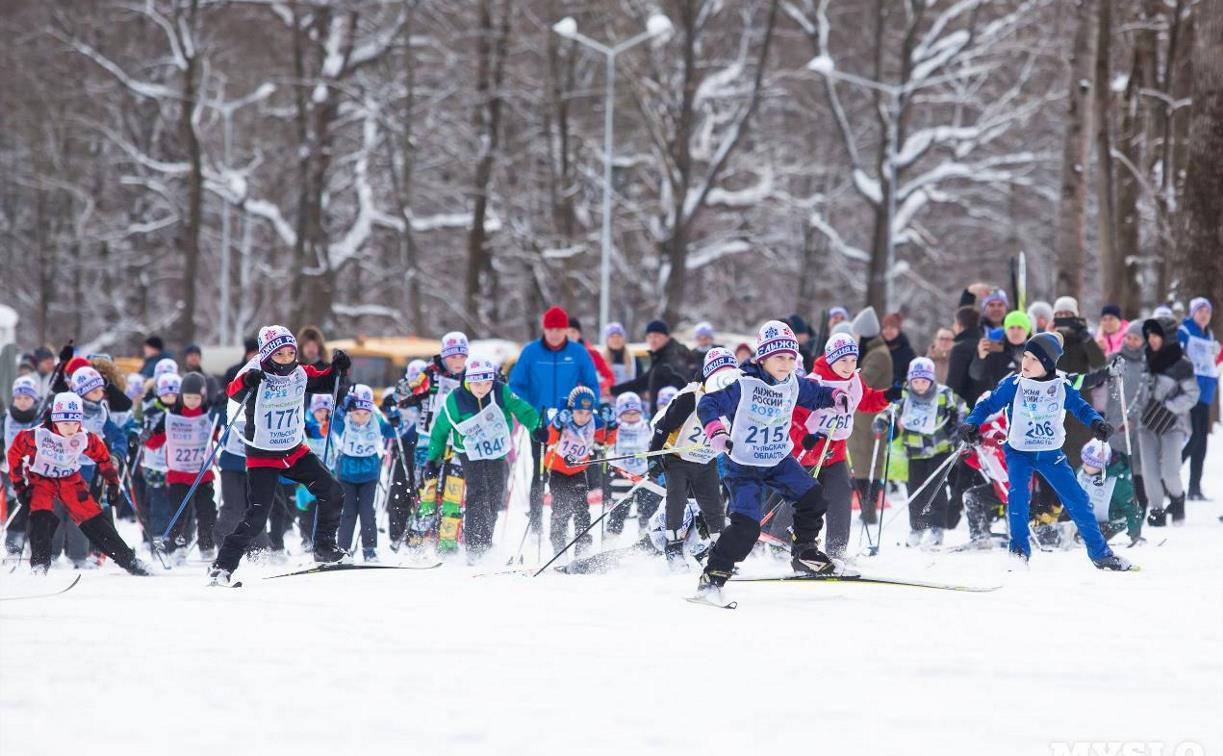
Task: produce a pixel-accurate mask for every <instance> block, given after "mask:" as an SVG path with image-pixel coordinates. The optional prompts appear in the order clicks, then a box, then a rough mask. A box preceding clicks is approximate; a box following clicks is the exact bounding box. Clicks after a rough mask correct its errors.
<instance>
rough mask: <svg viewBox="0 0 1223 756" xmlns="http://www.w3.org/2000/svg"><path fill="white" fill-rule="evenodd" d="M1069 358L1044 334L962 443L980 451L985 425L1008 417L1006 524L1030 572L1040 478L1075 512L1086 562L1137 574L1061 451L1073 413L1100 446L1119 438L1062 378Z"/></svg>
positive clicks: (965, 426)
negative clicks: (1000, 415) (1032, 510)
mask: <svg viewBox="0 0 1223 756" xmlns="http://www.w3.org/2000/svg"><path fill="white" fill-rule="evenodd" d="M1061 356H1062V337H1061V334H1058V333H1056V332H1048V333H1038V334H1036V335H1035V336H1033V337H1032V338H1030V339H1028V343H1027V344H1026V345H1025V346H1024V352H1023V361H1022V362H1021V363H1020V371H1019V375H1015V374H1014V373H1012V374H1011V375H1008V376H1007V377H1006V378H1003V379H1002V381H1001V382H1000V383H999V384H998V386H997V388H995V389H994V390H993V391H992V392H991V393H990V394H988V395H987V396H983V397H981V399H979V400H978V401H977V406H976V407H974V408H973V411H972V412H970V413H969V414H968V417H967V418H965V420H964V423H962V424H961V425H960V427H959V429H958V435H959V437H960V438H961V439H962V440H964V441H967V442H969V443H976V442H977V441H978V440H979V439H980V436H981V431H980V425H981V424H982V423H984V422H985V420H986V418H988V417H990V416H991V415H993V414H994V413H996V412H999V411H1001V410H1005V411H1006V414H1007V423H1008V427H1009V431H1008V434H1007V440H1006V443H1005V444H1004V445H1003V447H1002V448H1003V452H1004V453H1005V454H1006V466H1007V474H1008V476H1009V478H1010V482H1009V496H1008V501H1007V519H1008V520H1009V522H1010V526H1011V554H1012V555H1014V557H1015V558H1016V559H1019V560H1022V562H1023V563H1024V564H1025V565H1026V564H1027V562H1028V558H1029V557H1030V556H1031V554H1032V545H1031V543H1030V542H1029V540H1028V502H1029V500H1030V498H1031V483H1032V473H1034V472H1035V473H1040V475H1041V477H1042V478H1044V479H1045V480H1046V481H1047V482H1048V483H1049V485H1050V486H1052V487H1053V490H1054V491H1055V492H1056V493H1057V495H1058V498H1060V499H1061V500H1062V504H1063V505H1064V506H1065V507H1066V509H1067V510H1068V511H1069V512H1070V517H1071V518H1072V519H1073V520H1074V524H1075V525H1077V526H1078V528H1079V533H1080V534H1081V535H1082V537H1083V543H1084V544H1086V545H1087V556H1089V557H1090V558H1091V561H1092V564H1094V565H1095V566H1096V567H1098V568H1100V569H1102V570H1132V569H1137V568H1136V567H1134V565H1132V564H1130V563H1129V561H1127V560H1126V559H1124V558H1122V557H1119V556H1117V555H1116V554H1114V553H1113V552H1112V549H1110V548H1109V547H1108V543H1107V542H1105V540H1104V535H1103V534H1102V533H1101V532H1100V526H1099V524H1098V523H1097V522H1096V518H1095V515H1094V514H1092V511H1091V504H1090V502H1089V501H1088V498H1087V494H1086V493H1085V492H1084V491H1083V489H1082V488H1081V487H1080V486H1079V483H1078V480H1077V479H1076V478H1075V474H1074V470H1072V469H1071V467H1070V463H1069V462H1067V461H1066V455H1065V453H1064V452H1063V451H1062V445H1063V444H1064V443H1065V441H1066V429H1065V426H1064V420H1065V417H1066V410H1070V412H1071V413H1073V414H1074V416H1075V417H1076V418H1077V419H1078V420H1079V422H1081V423H1083V424H1084V425H1086V426H1089V427H1090V428H1091V432H1092V434H1093V435H1095V437H1096V438H1097V439H1099V440H1101V441H1105V440H1107V439H1108V437H1109V436H1111V435H1112V434H1113V427H1112V426H1111V425H1109V424H1108V423H1107V422H1105V421H1104V418H1102V417H1100V413H1098V412H1096V411H1095V410H1094V409H1092V407H1091V405H1090V404H1088V403H1087V402H1085V401H1084V400H1083V397H1082V395H1081V394H1079V392H1078V390H1077V389H1075V388H1074V386H1072V385H1071V384H1070V382H1069V381H1068V380H1066V377H1065V376H1064V375H1063V374H1059V373H1058V372H1057V361H1058V360H1059V359H1061Z"/></svg>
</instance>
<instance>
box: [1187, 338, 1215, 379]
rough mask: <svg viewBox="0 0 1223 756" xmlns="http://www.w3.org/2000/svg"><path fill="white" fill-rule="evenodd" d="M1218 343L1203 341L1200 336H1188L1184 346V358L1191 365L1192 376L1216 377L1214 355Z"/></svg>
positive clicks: (1208, 340)
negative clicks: (1187, 359)
mask: <svg viewBox="0 0 1223 756" xmlns="http://www.w3.org/2000/svg"><path fill="white" fill-rule="evenodd" d="M1217 349H1218V342H1216V341H1215V340H1214V339H1203V338H1201V337H1200V336H1190V337H1189V343H1188V344H1186V345H1185V356H1186V357H1188V358H1189V361H1190V362H1192V363H1193V374H1194V375H1202V376H1206V377H1208V378H1214V377H1215V376H1216V375H1218V369H1217V368H1216V367H1215V355H1216V354H1217V351H1216V350H1217Z"/></svg>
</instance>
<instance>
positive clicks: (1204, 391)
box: [1176, 318, 1223, 404]
mask: <svg viewBox="0 0 1223 756" xmlns="http://www.w3.org/2000/svg"><path fill="white" fill-rule="evenodd" d="M1176 338H1177V340H1178V341H1179V342H1180V344H1181V349H1183V350H1184V352H1185V355H1186V357H1188V358H1190V364H1191V365H1193V364H1194V363H1193V359H1192V357H1193V354H1194V352H1193V349H1205V350H1213V352H1214V362H1213V364H1214V369H1213V370H1209V369H1207V370H1203V368H1205V367H1207V365H1206V364H1205V363H1207V362H1208V360H1206V359H1203V358H1201V357H1199V358H1198V364H1197V365H1196V366H1194V373H1195V374H1196V375H1197V379H1198V388H1199V389H1200V391H1199V396H1198V401H1199V402H1201V403H1202V404H1210V403H1211V402H1213V401H1214V400H1215V391H1216V390H1218V387H1219V375H1218V365H1219V361H1220V359H1223V353H1220V351H1219V342H1217V341H1215V338H1214V334H1213V333H1212V332H1211V331H1210V329H1209V328H1208V329H1206V330H1205V331H1203V330H1202V329H1201V328H1199V327H1198V324H1197V323H1195V322H1194V320H1193V318H1185V320H1184V322H1182V323H1181V325H1180V328H1178V329H1176ZM1191 338H1193V339H1205V340H1206V341H1209V342H1211V343H1210V344H1208V345H1202V346H1201V347H1198V346H1197V344H1196V342H1195V344H1194V345H1193V346H1192V348H1191V346H1190V344H1189V341H1190V339H1191ZM1207 356H1209V355H1207Z"/></svg>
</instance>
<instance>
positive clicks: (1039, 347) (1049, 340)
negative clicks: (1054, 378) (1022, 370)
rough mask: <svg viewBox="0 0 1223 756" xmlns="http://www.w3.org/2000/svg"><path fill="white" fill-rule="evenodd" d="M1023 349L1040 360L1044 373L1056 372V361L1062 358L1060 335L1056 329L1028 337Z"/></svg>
mask: <svg viewBox="0 0 1223 756" xmlns="http://www.w3.org/2000/svg"><path fill="white" fill-rule="evenodd" d="M1023 351H1025V352H1030V353H1031V354H1032V356H1033V357H1035V358H1036V359H1037V360H1040V364H1041V366H1043V367H1044V368H1045V374H1046V375H1053V374H1054V373H1055V372H1057V361H1058V360H1060V359H1061V358H1062V351H1063V347H1062V335H1061V334H1060V333H1057V332H1056V331H1046V332H1045V333H1038V334H1036V335H1035V336H1033V337H1032V338H1030V339H1028V343H1027V344H1025V345H1024V347H1023Z"/></svg>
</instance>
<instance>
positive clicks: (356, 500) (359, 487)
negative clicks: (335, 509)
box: [340, 480, 378, 554]
mask: <svg viewBox="0 0 1223 756" xmlns="http://www.w3.org/2000/svg"><path fill="white" fill-rule="evenodd" d="M340 488H342V489H343V490H344V508H343V510H342V511H341V512H340V548H342V549H344V550H345V551H352V547H353V544H352V533H353V530H355V529H356V525H357V517H358V516H359V517H360V518H361V548H362V549H364V551H365V553H367V554H368V553H369V552H371V551H373V550H374V549H377V548H378V524H377V523H376V522H375V521H374V494H375V493H377V492H378V481H377V480H367V481H365V482H364V483H350V482H349V481H346V480H342V481H340Z"/></svg>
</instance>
